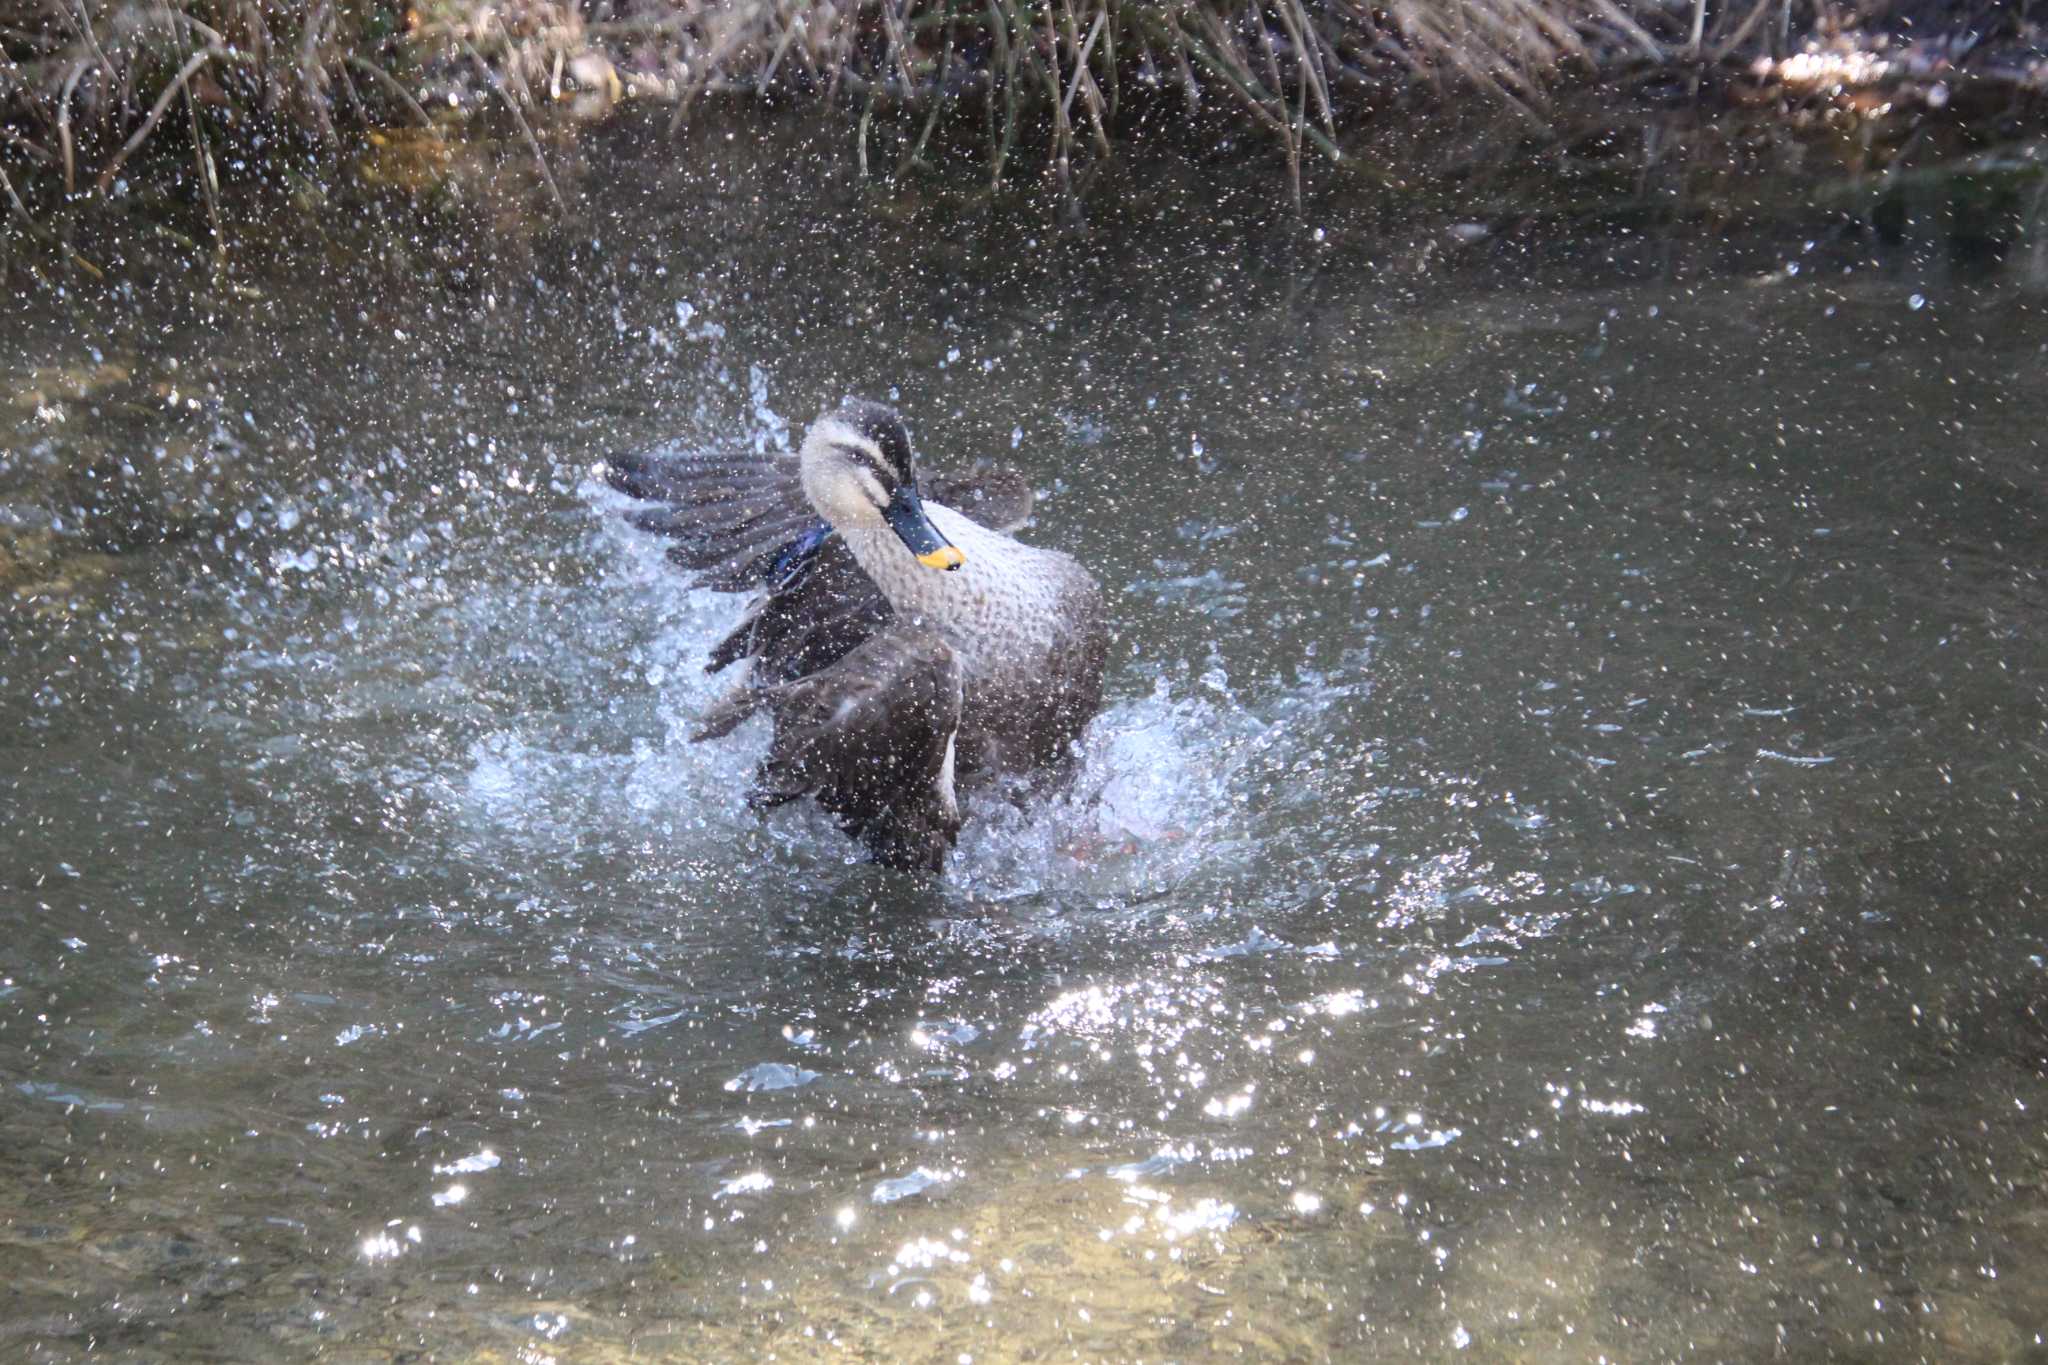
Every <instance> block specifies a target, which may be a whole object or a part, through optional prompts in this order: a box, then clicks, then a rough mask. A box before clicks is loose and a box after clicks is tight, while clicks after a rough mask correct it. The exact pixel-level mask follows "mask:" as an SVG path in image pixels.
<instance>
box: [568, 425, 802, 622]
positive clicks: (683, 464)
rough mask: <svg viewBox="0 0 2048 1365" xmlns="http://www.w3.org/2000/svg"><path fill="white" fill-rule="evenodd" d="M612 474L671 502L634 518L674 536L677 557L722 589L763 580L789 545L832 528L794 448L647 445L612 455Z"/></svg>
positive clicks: (614, 481)
mask: <svg viewBox="0 0 2048 1365" xmlns="http://www.w3.org/2000/svg"><path fill="white" fill-rule="evenodd" d="M605 480H606V481H607V482H608V483H610V484H611V486H612V487H614V488H616V489H618V490H619V491H620V492H622V493H625V494H627V495H629V496H631V497H635V498H640V499H642V500H644V501H647V502H658V503H661V504H663V505H662V506H661V507H658V508H650V509H648V510H645V511H639V512H634V513H632V514H631V517H630V520H631V521H632V523H633V524H634V525H635V526H638V527H639V528H640V529H641V530H643V531H651V532H653V533H655V534H656V535H662V536H667V537H668V538H669V539H670V540H671V541H672V542H673V543H672V544H671V545H670V546H669V551H668V555H669V558H670V559H672V560H674V561H675V562H676V563H677V564H678V565H680V566H682V567H683V568H685V569H688V570H690V572H691V574H692V581H694V582H696V583H698V584H700V585H702V586H703V587H707V588H715V589H717V590H718V591H720V592H743V591H745V590H746V589H748V588H753V587H759V586H760V585H761V584H763V583H765V582H767V581H768V580H769V579H770V578H771V577H772V576H773V575H774V574H775V572H776V561H777V559H778V558H779V557H780V556H781V555H782V553H783V552H784V551H785V550H787V549H789V548H791V547H792V546H794V545H796V544H797V543H799V542H801V541H802V540H803V539H804V537H806V536H807V535H811V534H813V533H815V532H820V531H822V530H824V529H825V523H824V522H823V521H821V520H819V518H818V514H817V513H816V512H814V511H812V510H811V505H810V503H809V502H808V501H806V500H805V498H804V490H803V484H802V482H801V480H800V479H799V478H798V475H797V460H796V456H794V455H791V454H786V453H779V452H778V453H774V454H756V453H753V452H751V451H742V450H726V451H688V450H672V449H671V450H663V449H654V450H644V451H637V452H634V453H632V454H626V455H613V456H611V457H610V458H609V459H608V460H606V462H605Z"/></svg>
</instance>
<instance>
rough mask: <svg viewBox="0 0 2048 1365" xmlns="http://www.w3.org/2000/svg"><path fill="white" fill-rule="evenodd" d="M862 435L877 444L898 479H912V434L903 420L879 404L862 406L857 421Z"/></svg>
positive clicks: (856, 424)
mask: <svg viewBox="0 0 2048 1365" xmlns="http://www.w3.org/2000/svg"><path fill="white" fill-rule="evenodd" d="M855 426H856V427H857V428H858V429H859V431H860V434H861V435H863V436H865V437H867V438H868V439H869V440H870V441H873V442H874V443H875V448H876V449H877V450H879V451H881V452H882V459H883V460H884V461H885V462H886V463H888V464H889V465H890V466H891V467H892V470H893V472H894V474H895V476H896V478H897V480H898V481H899V482H900V481H903V480H907V479H909V477H910V433H909V432H907V431H905V430H904V429H903V419H902V418H900V417H898V416H897V415H896V414H895V413H893V412H891V411H890V410H889V409H887V408H885V407H883V406H882V405H881V404H879V403H871V404H864V405H862V409H861V411H860V413H859V414H858V417H857V419H856V421H855Z"/></svg>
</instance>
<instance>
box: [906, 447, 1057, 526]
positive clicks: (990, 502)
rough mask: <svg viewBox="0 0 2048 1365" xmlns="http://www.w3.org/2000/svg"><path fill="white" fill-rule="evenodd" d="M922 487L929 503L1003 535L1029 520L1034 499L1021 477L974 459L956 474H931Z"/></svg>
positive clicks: (1004, 468)
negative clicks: (948, 508) (931, 502)
mask: <svg viewBox="0 0 2048 1365" xmlns="http://www.w3.org/2000/svg"><path fill="white" fill-rule="evenodd" d="M924 485H925V487H924V495H925V497H927V498H929V499H930V500H931V501H933V502H936V503H939V504H941V505H942V506H946V507H950V508H952V509H953V510H954V511H956V512H958V513H960V514H961V515H962V516H964V517H967V518H969V519H971V520H973V521H977V522H980V523H981V524H982V525H983V526H986V527H988V528H989V530H991V531H1001V532H1002V533H1003V534H1004V535H1009V534H1010V533H1012V532H1014V531H1017V530H1020V529H1022V527H1023V525H1024V523H1025V522H1027V521H1029V520H1031V505H1032V503H1033V502H1034V501H1035V500H1036V499H1035V498H1034V497H1033V495H1032V492H1031V485H1030V484H1029V483H1027V482H1025V480H1024V476H1023V475H1022V474H1020V473H1018V472H1017V471H1016V470H1014V469H1010V468H1007V467H1005V466H1003V465H995V464H990V463H989V462H988V461H986V460H977V461H976V462H975V463H974V464H973V465H972V466H970V467H969V468H967V469H966V470H963V471H961V472H960V473H957V474H935V475H932V476H931V477H929V478H927V479H925V480H924Z"/></svg>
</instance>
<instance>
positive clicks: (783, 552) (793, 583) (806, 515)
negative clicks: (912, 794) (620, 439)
mask: <svg viewBox="0 0 2048 1365" xmlns="http://www.w3.org/2000/svg"><path fill="white" fill-rule="evenodd" d="M605 477H606V480H607V481H608V482H609V483H610V484H611V485H612V487H614V488H616V489H618V490H619V491H620V492H622V493H626V494H628V495H629V496H632V497H636V498H640V499H642V500H644V501H648V502H658V503H662V504H664V505H663V506H660V507H655V508H647V509H643V510H641V511H637V512H634V513H632V514H630V519H631V521H632V523H633V524H634V525H635V526H638V527H639V528H640V529H641V530H644V531H649V532H652V533H654V534H656V535H661V536H666V537H668V538H669V539H670V541H671V542H672V544H671V545H670V546H669V551H668V555H669V558H670V559H671V560H673V561H674V562H675V563H676V564H678V565H680V566H681V567H683V568H684V569H687V570H689V571H690V573H691V575H692V582H694V583H696V584H698V585H699V586H702V587H707V588H713V589H716V590H718V591H721V592H743V591H746V590H747V589H750V588H760V589H765V591H764V592H763V593H762V596H761V597H760V598H759V599H757V600H756V601H755V603H754V605H753V606H752V608H751V609H749V610H748V612H747V615H746V618H745V619H744V620H742V621H741V622H740V624H739V626H738V628H737V629H735V630H734V631H733V632H732V633H731V634H730V635H728V636H726V637H725V639H723V640H721V641H720V642H719V643H718V645H717V647H716V648H714V649H713V650H712V651H711V660H710V663H709V665H708V667H709V670H710V671H711V672H714V673H715V672H717V671H718V670H720V669H722V668H724V667H725V666H726V665H728V664H731V663H734V662H737V661H738V660H740V659H752V660H753V661H754V670H753V677H752V682H753V683H754V684H756V685H764V684H774V683H780V682H788V681H790V680H791V679H794V678H801V677H803V676H805V675H807V674H809V673H812V672H815V671H816V670H818V669H821V668H826V667H829V666H831V665H832V664H834V663H836V662H838V661H839V660H840V659H841V658H843V657H844V656H845V655H846V653H847V651H849V650H851V649H853V648H855V647H856V646H858V645H859V644H860V643H861V642H862V641H864V640H866V639H868V638H869V637H870V636H872V635H873V634H874V633H875V632H876V631H877V630H879V629H880V628H881V627H882V626H884V625H886V624H887V623H888V622H889V620H890V619H891V617H892V613H891V611H890V609H889V604H888V602H887V601H886V600H885V599H884V598H883V596H882V594H881V592H880V590H879V589H877V588H876V587H875V585H874V583H873V581H872V580H870V579H869V578H868V576H867V574H866V573H865V572H864V571H863V570H862V569H861V567H860V565H859V564H858V563H856V562H855V560H854V558H853V555H852V553H851V552H850V551H848V550H847V548H846V543H845V542H844V541H843V540H841V539H840V538H839V537H838V536H837V535H835V534H833V532H832V528H831V527H830V526H828V525H826V524H825V522H824V521H823V520H822V519H820V518H819V516H818V515H817V513H816V512H814V511H812V510H811V505H810V503H809V501H808V500H806V499H805V497H804V492H803V484H802V480H801V478H800V476H799V473H798V466H797V458H796V456H794V455H790V454H786V453H781V452H774V453H764V454H757V453H754V452H750V451H714V452H704V451H686V450H673V449H668V450H663V449H655V450H648V451H640V452H637V453H634V454H630V455H614V456H612V457H611V458H610V459H609V460H608V461H607V462H606V468H605ZM924 482H925V493H926V496H927V497H929V498H930V499H931V500H932V501H934V502H937V503H940V504H943V505H944V506H947V507H951V508H953V509H954V510H956V511H958V512H960V513H962V514H963V515H965V516H968V517H971V518H973V519H974V520H975V521H977V522H980V523H981V524H982V525H983V526H987V527H990V528H992V529H994V530H998V531H1014V530H1016V529H1017V528H1018V527H1019V526H1022V525H1023V524H1024V522H1025V521H1026V520H1027V519H1029V517H1030V516H1031V504H1032V494H1031V485H1030V484H1028V483H1026V482H1025V481H1024V478H1023V476H1022V475H1020V474H1018V473H1017V472H1016V471H1015V470H1013V469H1005V468H1002V467H1000V466H996V465H991V464H987V463H985V462H983V463H977V464H975V465H974V466H972V467H971V468H969V469H967V470H965V471H963V472H961V473H958V474H939V475H935V476H932V477H929V478H927V479H926V480H925V481H924Z"/></svg>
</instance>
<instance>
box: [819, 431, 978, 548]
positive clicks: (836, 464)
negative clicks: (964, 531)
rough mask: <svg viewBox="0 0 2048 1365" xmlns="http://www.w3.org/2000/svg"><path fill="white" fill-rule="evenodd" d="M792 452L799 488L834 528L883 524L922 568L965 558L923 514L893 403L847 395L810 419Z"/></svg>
mask: <svg viewBox="0 0 2048 1365" xmlns="http://www.w3.org/2000/svg"><path fill="white" fill-rule="evenodd" d="M799 458H800V461H801V468H802V471H803V481H804V494H805V496H806V497H808V498H809V499H810V500H811V505H812V506H813V507H815V508H817V509H818V512H819V514H820V515H821V516H823V517H824V518H825V520H827V521H829V522H831V523H832V524H833V525H834V526H836V527H838V528H839V529H840V530H842V531H847V530H853V529H856V528H867V529H877V528H880V527H884V526H886V527H887V528H888V529H889V530H891V531H894V532H895V533H896V537H897V539H899V540H901V541H902V542H903V543H904V545H905V546H907V547H908V548H909V550H910V553H911V554H913V555H915V556H916V557H917V562H918V563H920V564H922V565H924V566H925V567H926V568H930V569H957V568H959V567H960V566H961V565H962V564H963V563H965V562H966V559H967V557H966V556H965V555H963V554H961V553H960V550H959V548H958V547H957V546H955V545H954V544H953V543H952V542H951V541H949V540H947V539H946V538H945V537H944V536H942V535H940V534H939V530H938V528H937V527H936V526H933V525H932V523H931V518H929V517H927V516H926V515H925V512H924V502H923V500H922V499H920V498H919V497H918V493H917V475H916V472H915V471H914V470H913V469H912V468H911V461H910V433H909V431H907V430H906V429H905V428H904V426H903V419H902V418H901V417H898V416H897V415H896V410H895V409H894V408H890V407H886V406H884V405H883V404H881V403H871V402H868V401H867V400H865V399H860V398H849V399H847V400H846V402H844V403H842V404H841V405H840V406H839V407H838V408H837V409H835V410H834V411H832V412H828V413H826V414H825V415H824V416H822V417H820V418H819V419H818V420H817V421H815V422H813V423H811V429H810V432H809V433H808V434H807V435H805V437H804V448H803V452H802V454H801V456H800V457H799Z"/></svg>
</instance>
